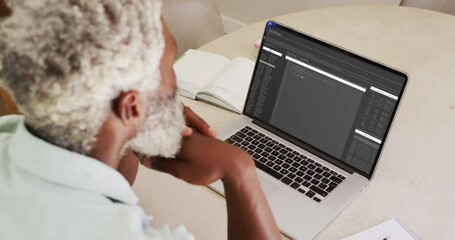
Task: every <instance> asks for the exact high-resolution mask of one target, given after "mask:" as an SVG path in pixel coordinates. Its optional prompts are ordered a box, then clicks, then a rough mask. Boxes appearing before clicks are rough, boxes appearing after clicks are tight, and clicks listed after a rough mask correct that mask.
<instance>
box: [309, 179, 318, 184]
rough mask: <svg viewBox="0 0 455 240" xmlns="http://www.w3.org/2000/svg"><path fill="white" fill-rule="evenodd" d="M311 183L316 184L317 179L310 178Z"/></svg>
mask: <svg viewBox="0 0 455 240" xmlns="http://www.w3.org/2000/svg"><path fill="white" fill-rule="evenodd" d="M311 183H312V184H314V185H318V184H319V180H317V179H313V180H311Z"/></svg>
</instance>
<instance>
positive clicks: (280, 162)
mask: <svg viewBox="0 0 455 240" xmlns="http://www.w3.org/2000/svg"><path fill="white" fill-rule="evenodd" d="M275 163H276V164H279V165H281V164H283V161H282V160H279V159H278V160H276V161H275Z"/></svg>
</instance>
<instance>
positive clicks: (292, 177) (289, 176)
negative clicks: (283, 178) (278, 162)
mask: <svg viewBox="0 0 455 240" xmlns="http://www.w3.org/2000/svg"><path fill="white" fill-rule="evenodd" d="M287 177H288V178H290V179H294V178H295V177H296V176H295V174H294V173H292V172H290V173H289V174H288V176H287Z"/></svg>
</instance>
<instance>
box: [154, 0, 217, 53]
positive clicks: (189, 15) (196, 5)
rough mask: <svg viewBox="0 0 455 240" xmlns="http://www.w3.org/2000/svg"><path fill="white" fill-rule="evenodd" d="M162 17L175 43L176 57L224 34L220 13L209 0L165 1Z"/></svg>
mask: <svg viewBox="0 0 455 240" xmlns="http://www.w3.org/2000/svg"><path fill="white" fill-rule="evenodd" d="M163 17H164V20H165V21H166V24H167V26H168V28H169V31H170V32H171V34H172V35H173V36H174V38H175V39H176V41H177V56H180V55H181V54H182V53H184V52H185V51H186V50H188V49H195V48H198V47H200V46H202V45H204V44H205V43H207V42H210V41H211V40H213V39H215V38H218V37H220V36H222V35H223V34H224V29H223V24H222V22H221V16H220V13H219V11H218V8H217V7H216V5H215V4H214V3H213V2H212V1H211V0H165V1H164V5H163Z"/></svg>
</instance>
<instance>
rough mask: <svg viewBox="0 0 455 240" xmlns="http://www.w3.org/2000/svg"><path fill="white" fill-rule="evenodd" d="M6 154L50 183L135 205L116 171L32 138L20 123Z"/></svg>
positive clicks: (134, 195)
mask: <svg viewBox="0 0 455 240" xmlns="http://www.w3.org/2000/svg"><path fill="white" fill-rule="evenodd" d="M9 151H10V154H11V157H12V158H13V161H14V163H16V164H17V165H18V166H20V167H21V168H23V169H24V170H26V171H28V172H30V173H32V174H35V175H38V176H40V177H42V178H44V179H47V180H49V181H51V182H55V183H57V184H60V185H64V186H67V187H70V188H75V189H80V190H84V191H89V192H93V193H98V194H101V195H104V196H106V197H109V198H111V199H115V200H118V201H120V202H123V203H125V204H130V205H136V204H137V203H138V198H137V196H136V194H135V193H134V192H133V190H132V189H131V187H130V185H129V183H128V182H127V181H126V179H125V178H124V177H123V176H122V175H121V174H120V173H119V172H118V171H117V170H115V169H113V168H111V167H110V166H108V165H106V164H104V163H102V162H100V161H98V160H96V159H93V158H90V157H87V156H84V155H81V154H78V153H75V152H71V151H68V150H66V149H64V148H61V147H58V146H55V145H52V144H50V143H48V142H46V141H44V140H42V139H40V138H38V137H36V136H34V135H33V134H31V133H30V132H29V131H28V130H27V128H26V127H25V123H24V120H23V119H22V120H21V121H20V123H19V125H18V127H17V130H16V133H15V134H14V135H13V136H12V138H11V142H10V148H9Z"/></svg>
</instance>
